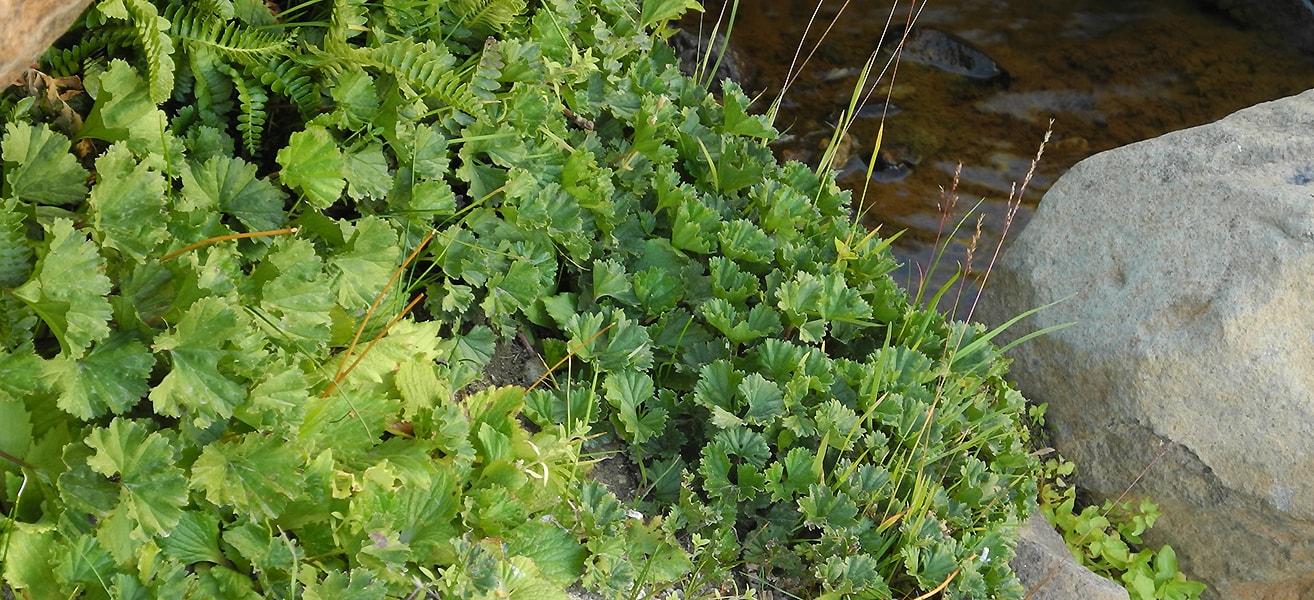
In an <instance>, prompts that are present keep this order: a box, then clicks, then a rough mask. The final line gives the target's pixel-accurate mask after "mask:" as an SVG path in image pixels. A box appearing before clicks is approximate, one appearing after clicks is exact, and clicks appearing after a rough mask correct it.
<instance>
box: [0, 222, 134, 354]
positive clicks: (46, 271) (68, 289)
mask: <svg viewBox="0 0 1314 600" xmlns="http://www.w3.org/2000/svg"><path fill="white" fill-rule="evenodd" d="M46 233H47V235H48V236H49V238H50V249H49V251H48V252H46V255H45V256H43V257H41V258H40V259H39V260H37V266H36V272H35V273H34V274H33V276H32V278H31V279H29V280H28V282H27V283H25V284H23V285H22V286H20V287H19V288H17V289H15V290H14V292H13V294H14V296H17V297H18V298H20V299H22V300H23V301H24V302H26V303H27V304H28V305H29V306H31V307H32V308H33V310H35V311H36V312H37V314H38V315H40V317H41V320H42V321H45V323H46V325H47V326H48V327H50V330H51V332H52V333H54V334H55V337H56V338H58V339H59V344H60V348H61V349H62V350H63V353H64V355H65V356H67V357H68V358H80V357H82V356H83V354H84V353H85V352H86V349H87V347H88V346H90V345H91V344H92V342H97V341H100V340H103V339H105V338H106V337H109V334H110V328H109V319H110V316H111V309H110V303H109V300H108V299H107V298H106V296H108V295H109V293H110V290H111V289H112V287H113V286H112V284H111V283H110V280H109V278H108V277H106V276H105V274H104V269H105V259H104V258H103V257H102V256H101V255H100V253H99V252H97V249H96V246H95V245H94V244H92V243H91V241H90V240H88V239H87V238H86V236H85V235H83V234H82V233H81V232H79V231H77V230H75V229H73V223H72V222H71V221H69V220H67V219H55V221H54V223H52V224H51V225H48V226H47V227H46Z"/></svg>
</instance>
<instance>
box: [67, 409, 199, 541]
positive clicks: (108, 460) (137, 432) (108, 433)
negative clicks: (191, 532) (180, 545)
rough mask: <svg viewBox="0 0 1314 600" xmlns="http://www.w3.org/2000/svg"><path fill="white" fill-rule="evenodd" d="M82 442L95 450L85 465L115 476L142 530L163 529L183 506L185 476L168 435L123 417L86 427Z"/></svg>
mask: <svg viewBox="0 0 1314 600" xmlns="http://www.w3.org/2000/svg"><path fill="white" fill-rule="evenodd" d="M87 445H88V446H90V447H91V448H92V449H93V450H95V451H96V452H95V454H94V455H92V456H91V457H90V458H88V459H87V466H89V467H91V468H92V469H93V470H94V471H96V472H97V473H100V474H101V475H104V476H106V477H118V487H119V489H120V499H121V500H120V502H121V503H122V504H123V505H124V506H126V507H127V510H128V515H129V516H130V517H131V518H132V520H133V521H135V522H136V523H137V524H138V526H140V527H141V528H142V530H144V531H145V532H146V534H147V535H152V536H154V535H165V534H168V533H169V532H170V531H171V530H172V529H173V528H174V526H176V525H177V524H178V521H179V520H180V519H181V518H182V515H183V507H184V506H186V505H187V501H188V499H187V477H186V476H185V475H184V474H183V471H182V469H179V468H178V467H177V466H176V464H175V463H176V462H177V456H176V453H175V450H174V445H173V444H172V443H171V441H170V439H169V438H167V437H165V436H164V435H162V434H160V433H159V432H154V431H149V430H148V429H147V426H146V425H144V424H142V423H140V422H137V421H130V420H127V419H123V418H115V419H114V420H113V421H110V424H109V427H106V428H97V429H94V430H92V432H91V434H90V435H88V436H87Z"/></svg>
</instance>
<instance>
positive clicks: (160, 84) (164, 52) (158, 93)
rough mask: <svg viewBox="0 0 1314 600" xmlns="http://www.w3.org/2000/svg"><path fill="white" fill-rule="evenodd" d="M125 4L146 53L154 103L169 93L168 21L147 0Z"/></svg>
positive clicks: (170, 67)
mask: <svg viewBox="0 0 1314 600" xmlns="http://www.w3.org/2000/svg"><path fill="white" fill-rule="evenodd" d="M126 7H127V11H128V15H129V20H130V21H131V22H132V26H133V28H134V29H136V31H137V42H138V43H139V44H141V49H142V52H143V53H144V54H145V55H146V80H147V82H148V83H149V84H150V92H151V100H152V101H154V102H155V103H157V104H158V103H160V102H164V101H165V100H168V99H169V96H170V95H171V94H173V70H174V64H173V56H172V54H173V40H172V39H171V38H170V37H169V21H168V19H165V18H164V17H162V16H160V13H159V12H157V11H156V10H155V5H153V4H151V3H150V2H149V1H148V0H129V2H128V3H127V5H126Z"/></svg>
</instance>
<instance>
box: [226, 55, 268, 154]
mask: <svg viewBox="0 0 1314 600" xmlns="http://www.w3.org/2000/svg"><path fill="white" fill-rule="evenodd" d="M226 69H227V73H228V76H229V77H231V78H232V80H233V88H234V89H236V90H237V100H238V102H240V103H241V107H242V112H241V114H239V115H237V132H238V133H240V134H242V146H243V147H244V148H246V152H247V154H251V155H254V154H255V153H256V151H257V150H259V149H260V139H261V136H263V135H264V132H265V121H266V120H267V119H268V114H267V113H266V112H265V103H266V102H268V101H269V96H267V95H265V90H264V87H263V86H261V85H251V82H249V81H247V80H246V78H245V77H243V76H242V74H241V73H239V72H238V71H237V69H234V68H232V67H226Z"/></svg>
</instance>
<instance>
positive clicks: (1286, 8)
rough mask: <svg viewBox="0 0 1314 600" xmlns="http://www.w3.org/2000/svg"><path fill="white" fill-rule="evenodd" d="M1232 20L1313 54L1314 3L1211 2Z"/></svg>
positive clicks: (1278, 0) (1299, 0)
mask: <svg viewBox="0 0 1314 600" xmlns="http://www.w3.org/2000/svg"><path fill="white" fill-rule="evenodd" d="M1210 3H1211V4H1213V5H1214V6H1217V7H1218V9H1219V10H1221V11H1223V12H1224V13H1225V14H1227V15H1228V16H1229V17H1232V18H1233V19H1235V20H1236V21H1238V22H1240V23H1241V24H1243V25H1246V26H1249V27H1255V28H1258V29H1262V30H1267V31H1271V32H1274V33H1277V34H1279V35H1282V36H1285V37H1286V38H1288V39H1287V41H1289V42H1290V43H1291V44H1292V45H1294V46H1295V47H1297V48H1300V49H1301V50H1304V51H1305V52H1309V53H1314V2H1311V1H1310V0H1211V2H1210Z"/></svg>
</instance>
